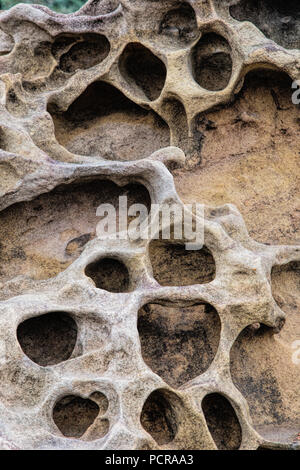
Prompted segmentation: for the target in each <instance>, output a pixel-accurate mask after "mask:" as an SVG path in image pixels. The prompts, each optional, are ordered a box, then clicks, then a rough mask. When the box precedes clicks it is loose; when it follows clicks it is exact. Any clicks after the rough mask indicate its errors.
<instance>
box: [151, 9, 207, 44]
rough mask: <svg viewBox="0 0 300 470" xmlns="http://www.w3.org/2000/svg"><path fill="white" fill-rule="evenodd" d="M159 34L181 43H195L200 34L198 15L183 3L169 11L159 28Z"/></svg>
mask: <svg viewBox="0 0 300 470" xmlns="http://www.w3.org/2000/svg"><path fill="white" fill-rule="evenodd" d="M159 33H160V34H164V35H166V36H169V37H170V39H172V40H176V39H177V40H180V41H181V42H189V41H193V40H194V39H195V38H196V36H197V33H198V28H197V20H196V15H195V12H194V10H193V8H192V7H191V6H190V5H189V4H187V3H183V4H182V5H180V6H179V7H178V8H174V9H173V10H170V11H168V12H167V13H166V14H165V15H164V17H163V19H162V21H161V23H160V26H159Z"/></svg>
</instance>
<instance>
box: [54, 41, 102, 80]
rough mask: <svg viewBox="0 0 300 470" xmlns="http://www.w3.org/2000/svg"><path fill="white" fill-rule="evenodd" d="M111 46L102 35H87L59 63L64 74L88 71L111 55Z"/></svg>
mask: <svg viewBox="0 0 300 470" xmlns="http://www.w3.org/2000/svg"><path fill="white" fill-rule="evenodd" d="M109 51H110V44H109V42H108V40H107V39H106V37H105V36H103V35H101V34H85V35H84V36H82V40H81V41H79V42H76V43H75V44H74V45H72V46H71V48H70V49H69V50H68V51H67V52H65V53H64V54H63V55H62V56H61V57H60V61H59V68H60V69H61V70H62V71H63V72H67V73H73V72H76V70H78V69H88V68H90V67H93V66H94V65H96V64H99V63H100V62H102V61H103V60H104V59H105V58H106V57H107V56H108V54H109Z"/></svg>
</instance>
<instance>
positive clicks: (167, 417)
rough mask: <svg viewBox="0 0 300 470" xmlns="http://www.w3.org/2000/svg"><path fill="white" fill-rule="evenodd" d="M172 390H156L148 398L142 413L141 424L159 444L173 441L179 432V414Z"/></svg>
mask: <svg viewBox="0 0 300 470" xmlns="http://www.w3.org/2000/svg"><path fill="white" fill-rule="evenodd" d="M173 398H174V399H175V400H176V401H177V400H178V399H177V397H176V395H175V394H173V393H172V392H168V391H165V390H155V391H154V392H152V393H151V394H150V395H149V397H148V398H147V400H146V402H145V404H144V406H143V409H142V414H141V424H142V426H143V428H144V429H145V431H147V432H148V433H149V434H150V435H151V436H152V437H153V439H154V440H155V441H156V442H157V444H159V445H163V444H168V443H169V442H171V441H173V440H174V438H175V436H176V434H177V428H178V423H177V416H176V411H175V407H174V404H172V403H171V402H172V401H173Z"/></svg>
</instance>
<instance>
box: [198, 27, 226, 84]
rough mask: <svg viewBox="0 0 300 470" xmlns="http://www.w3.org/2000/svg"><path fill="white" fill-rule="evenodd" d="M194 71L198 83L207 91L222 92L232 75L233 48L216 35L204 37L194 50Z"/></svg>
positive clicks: (205, 35) (208, 34)
mask: <svg viewBox="0 0 300 470" xmlns="http://www.w3.org/2000/svg"><path fill="white" fill-rule="evenodd" d="M191 59H192V71H193V76H194V79H195V80H196V82H197V83H198V84H199V85H200V86H201V87H202V88H205V89H206V90H210V91H220V90H223V89H224V88H226V87H227V85H228V83H229V81H230V78H231V74H232V59H231V47H230V45H229V43H228V41H226V39H225V38H223V37H222V36H219V35H218V34H215V33H207V34H204V35H203V36H202V38H201V39H200V40H199V41H198V43H197V44H196V46H195V47H194V48H193V50H192V56H191Z"/></svg>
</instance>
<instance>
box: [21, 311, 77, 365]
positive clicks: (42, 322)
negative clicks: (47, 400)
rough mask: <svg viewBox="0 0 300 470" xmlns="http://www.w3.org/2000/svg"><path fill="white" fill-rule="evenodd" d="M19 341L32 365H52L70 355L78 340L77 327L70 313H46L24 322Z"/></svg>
mask: <svg viewBox="0 0 300 470" xmlns="http://www.w3.org/2000/svg"><path fill="white" fill-rule="evenodd" d="M17 338H18V341H19V343H20V346H21V348H22V350H23V351H24V353H25V354H26V355H27V356H28V357H29V358H30V359H31V360H32V361H33V362H36V363H37V364H39V365H40V366H50V365H53V364H58V363H59V362H62V361H66V360H67V359H69V357H70V356H71V354H72V352H73V349H74V347H75V344H76V339H77V325H76V323H75V321H74V320H73V318H71V316H70V315H68V314H67V313H63V312H53V313H47V314H45V315H40V316H38V317H34V318H29V319H28V320H25V321H24V322H23V323H21V324H20V325H19V326H18V329H17Z"/></svg>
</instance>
